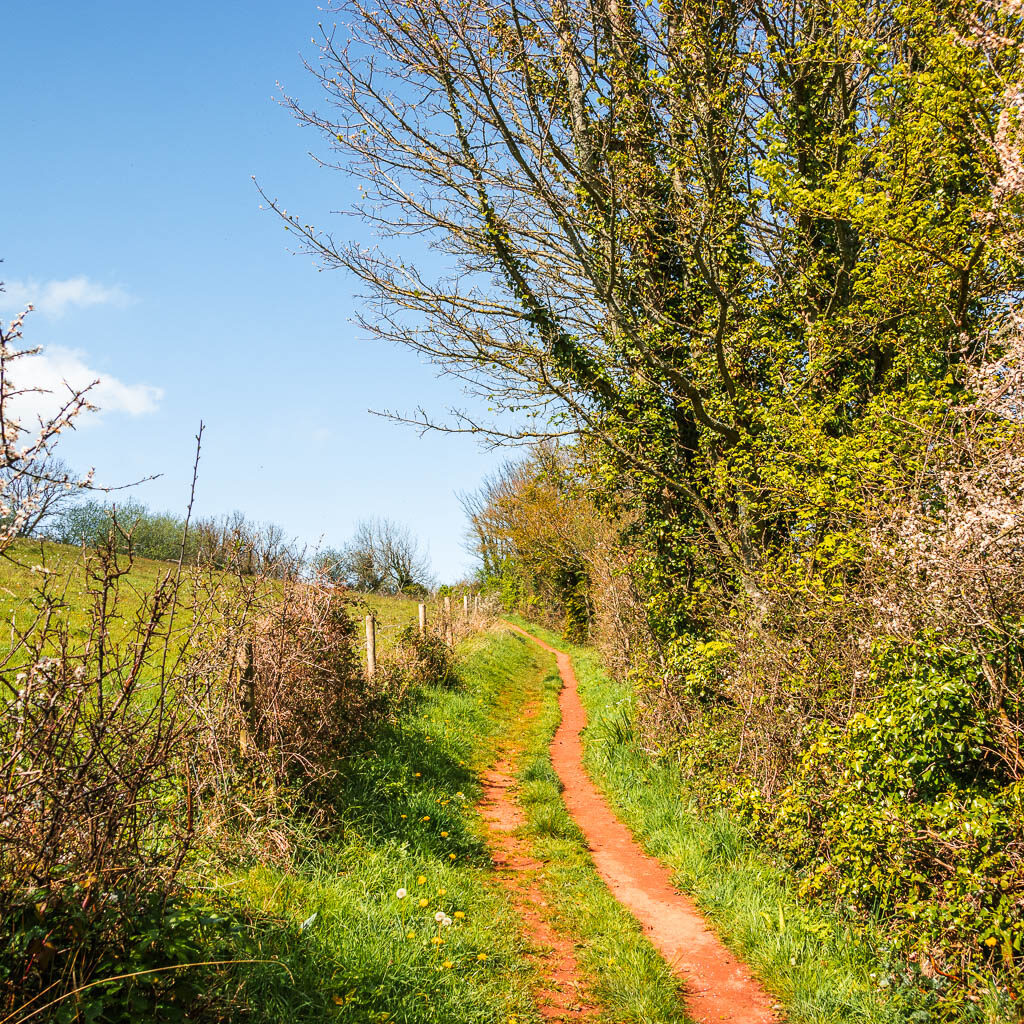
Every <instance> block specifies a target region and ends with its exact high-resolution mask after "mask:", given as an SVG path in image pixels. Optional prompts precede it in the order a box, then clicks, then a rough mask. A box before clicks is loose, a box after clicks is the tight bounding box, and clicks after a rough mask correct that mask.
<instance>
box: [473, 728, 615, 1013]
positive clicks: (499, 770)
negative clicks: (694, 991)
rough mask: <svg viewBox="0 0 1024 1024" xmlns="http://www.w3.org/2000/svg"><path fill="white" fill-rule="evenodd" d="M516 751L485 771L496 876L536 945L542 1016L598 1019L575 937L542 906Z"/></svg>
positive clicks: (482, 806) (538, 865) (483, 807)
mask: <svg viewBox="0 0 1024 1024" xmlns="http://www.w3.org/2000/svg"><path fill="white" fill-rule="evenodd" d="M534 714H536V708H527V709H526V710H525V711H524V712H523V715H522V717H521V719H520V721H528V720H529V719H530V718H532V717H533V715H534ZM514 756H515V753H514V752H512V751H510V752H509V753H508V754H507V756H506V757H505V758H503V759H502V760H500V761H498V763H497V764H496V765H495V766H494V767H493V768H491V769H490V770H489V771H487V772H485V773H484V776H483V788H484V797H483V800H482V801H481V802H480V810H481V812H482V814H483V816H484V819H485V820H486V822H487V830H488V839H489V843H490V847H491V859H492V860H493V862H494V866H495V868H496V869H497V871H498V878H499V879H500V881H501V883H502V885H503V886H504V887H505V889H506V890H507V891H508V892H509V894H510V896H511V897H512V902H513V905H514V906H515V908H516V911H517V913H518V914H519V917H520V919H521V920H522V922H523V930H524V933H525V935H526V937H527V939H528V940H529V942H530V944H531V945H532V946H533V947H534V949H535V952H534V953H533V955H532V957H531V959H532V960H533V961H534V963H535V964H536V966H537V968H538V973H539V974H540V976H541V978H542V982H541V984H540V987H539V988H537V989H535V990H534V993H533V998H534V1002H535V1003H536V1006H537V1009H538V1011H539V1012H540V1014H541V1016H542V1017H543V1018H544V1019H545V1020H546V1021H551V1022H552V1024H571V1022H588V1021H596V1020H597V1014H598V1011H597V1007H596V1006H594V1005H593V1004H592V1003H590V1002H588V1000H587V999H586V998H585V997H584V996H583V995H582V994H581V993H582V988H583V982H582V979H581V977H580V972H579V966H578V965H577V963H576V952H575V946H574V944H573V942H572V941H571V940H570V939H568V938H566V937H565V936H563V935H560V934H559V933H558V932H556V931H555V930H554V929H553V928H552V927H551V925H550V924H548V922H547V921H546V920H545V918H544V916H543V914H542V912H541V909H540V908H542V907H546V906H547V903H546V901H545V899H544V894H543V893H542V892H541V889H540V887H539V885H538V883H537V874H538V872H539V871H540V870H541V869H542V868H543V865H542V864H541V862H540V861H539V860H536V859H534V858H533V857H531V856H530V855H529V852H528V849H527V844H526V843H525V842H524V841H523V840H522V839H520V838H519V837H518V836H517V835H516V832H517V830H518V829H519V828H520V826H522V825H523V824H524V821H525V818H524V815H523V812H522V811H521V810H520V808H519V807H518V806H517V804H516V803H515V801H514V800H513V799H512V790H513V788H514V786H515V764H514V763H513V761H512V758H513V757H514ZM542 951H543V952H542Z"/></svg>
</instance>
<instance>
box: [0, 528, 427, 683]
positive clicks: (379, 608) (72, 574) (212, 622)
mask: <svg viewBox="0 0 1024 1024" xmlns="http://www.w3.org/2000/svg"><path fill="white" fill-rule="evenodd" d="M91 564H94V562H93V556H89V555H86V554H84V553H83V552H82V550H81V549H79V548H76V547H70V546H68V545H65V544H51V543H49V542H47V541H39V540H19V541H17V542H16V543H15V544H14V545H13V546H12V547H11V548H9V549H8V551H7V552H6V557H5V558H2V559H0V622H2V623H3V627H2V629H0V657H2V656H3V655H4V654H5V653H6V652H9V651H10V650H11V649H12V648H13V647H14V646H15V643H16V636H17V634H18V633H19V632H23V631H25V630H27V629H29V628H30V627H31V625H32V623H33V622H34V621H36V620H37V619H38V616H39V614H40V611H41V610H42V609H44V608H45V607H46V606H47V603H48V602H47V601H44V600H42V597H41V595H42V588H43V587H44V585H45V587H46V589H47V593H48V595H49V596H50V598H51V600H52V599H57V607H56V613H55V614H56V617H57V619H59V620H61V621H63V622H64V623H66V625H67V628H68V631H69V634H70V637H71V640H72V642H74V641H75V640H80V641H84V640H85V639H86V637H87V636H88V632H89V624H90V619H91V617H92V615H93V612H94V608H95V603H96V599H95V596H94V593H92V592H91V591H93V590H95V586H96V584H95V581H92V582H90V565H91ZM124 564H127V560H126V559H125V560H124ZM175 571H176V565H175V564H174V563H173V562H160V561H154V560H152V559H148V558H136V559H134V560H133V561H132V563H131V570H130V572H128V573H126V574H125V575H124V576H122V577H120V578H119V579H118V580H117V582H116V584H115V585H114V587H113V588H112V592H111V600H112V601H113V602H114V605H115V610H114V614H113V616H112V620H111V627H112V629H111V632H112V634H113V639H114V640H115V641H116V640H117V638H118V628H119V627H120V629H123V630H128V629H130V628H131V624H132V623H133V622H134V620H135V616H136V615H137V614H139V613H140V612H142V610H143V608H144V605H145V601H146V598H147V596H148V595H151V594H152V593H153V591H154V590H155V589H156V588H157V586H158V585H159V584H160V581H161V580H163V579H164V578H165V577H167V576H168V575H169V574H170V575H173V574H174V573H175ZM181 578H182V592H181V598H180V603H179V607H178V612H177V615H176V619H175V634H176V636H177V638H178V641H179V643H180V642H184V640H185V638H186V637H187V636H188V635H189V632H190V630H191V629H192V627H193V625H194V623H195V622H196V620H197V618H199V619H201V620H202V622H203V624H204V625H205V626H206V627H208V628H209V627H213V628H216V621H217V616H218V614H219V607H220V603H221V595H219V593H218V591H220V589H221V588H224V589H225V590H228V591H230V590H231V589H232V588H237V587H238V586H239V583H238V581H236V580H235V579H234V578H233V577H232V576H231V575H229V574H227V573H220V574H218V573H211V572H207V571H199V570H195V569H192V568H190V567H187V566H186V567H185V568H184V569H183V571H182V577H181ZM258 586H259V587H261V588H263V589H265V590H266V591H267V596H268V597H270V596H272V595H273V593H274V591H275V589H279V587H280V584H279V583H277V582H276V581H274V580H266V581H263V582H261V583H260V584H258ZM352 598H353V607H352V614H353V616H355V617H361V616H362V615H365V614H367V613H372V614H373V615H374V616H375V618H376V620H377V643H378V649H379V650H380V652H381V653H382V654H386V652H387V651H388V649H389V648H390V647H391V646H392V645H393V644H394V640H395V637H396V636H397V634H398V631H399V630H400V629H401V627H403V626H407V625H411V624H413V623H415V622H416V621H417V605H418V601H417V599H414V598H406V597H388V596H384V595H380V594H353V595H352ZM439 614H440V601H438V600H435V599H429V605H428V617H429V619H430V620H431V621H433V620H435V619H436V617H437V616H438V615H439ZM8 667H16V666H15V665H11V666H8Z"/></svg>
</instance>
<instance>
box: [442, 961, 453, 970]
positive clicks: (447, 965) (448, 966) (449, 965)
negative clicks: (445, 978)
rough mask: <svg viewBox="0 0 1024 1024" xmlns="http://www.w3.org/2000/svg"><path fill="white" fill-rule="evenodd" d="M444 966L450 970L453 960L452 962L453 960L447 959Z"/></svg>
mask: <svg viewBox="0 0 1024 1024" xmlns="http://www.w3.org/2000/svg"><path fill="white" fill-rule="evenodd" d="M443 966H444V969H445V970H446V971H450V970H451V969H452V962H451V960H445V962H444V965H443Z"/></svg>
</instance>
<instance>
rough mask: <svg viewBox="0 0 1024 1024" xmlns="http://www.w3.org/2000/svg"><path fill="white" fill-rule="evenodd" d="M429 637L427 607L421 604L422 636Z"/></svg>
mask: <svg viewBox="0 0 1024 1024" xmlns="http://www.w3.org/2000/svg"><path fill="white" fill-rule="evenodd" d="M426 635H427V606H426V605H425V604H420V636H426Z"/></svg>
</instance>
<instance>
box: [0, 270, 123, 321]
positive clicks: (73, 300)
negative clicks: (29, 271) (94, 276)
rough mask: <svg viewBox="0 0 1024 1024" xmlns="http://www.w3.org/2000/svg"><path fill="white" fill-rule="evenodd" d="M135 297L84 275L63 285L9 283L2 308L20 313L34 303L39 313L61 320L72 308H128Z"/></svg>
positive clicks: (1, 294)
mask: <svg viewBox="0 0 1024 1024" xmlns="http://www.w3.org/2000/svg"><path fill="white" fill-rule="evenodd" d="M131 301H132V297H131V296H130V295H129V294H128V293H127V292H126V291H125V290H124V289H123V288H122V287H121V286H120V285H111V286H108V285H103V284H99V283H98V282H96V281H91V280H90V279H89V278H88V277H86V276H85V275H84V274H80V275H79V276H78V277H69V278H67V279H66V280H64V281H36V280H35V279H34V278H29V279H28V280H26V281H7V282H6V283H5V285H4V291H3V292H0V306H2V308H3V309H5V310H9V311H12V312H20V311H21V310H22V309H24V308H25V307H26V306H27V305H28V304H29V303H31V304H32V305H33V306H35V308H36V309H37V310H39V312H40V313H45V314H46V316H49V317H54V318H57V317H62V316H63V315H64V314H65V313H66V312H67V311H68V309H70V308H71V307H73V306H80V307H87V306H127V305H128V304H129V303H130V302H131Z"/></svg>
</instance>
